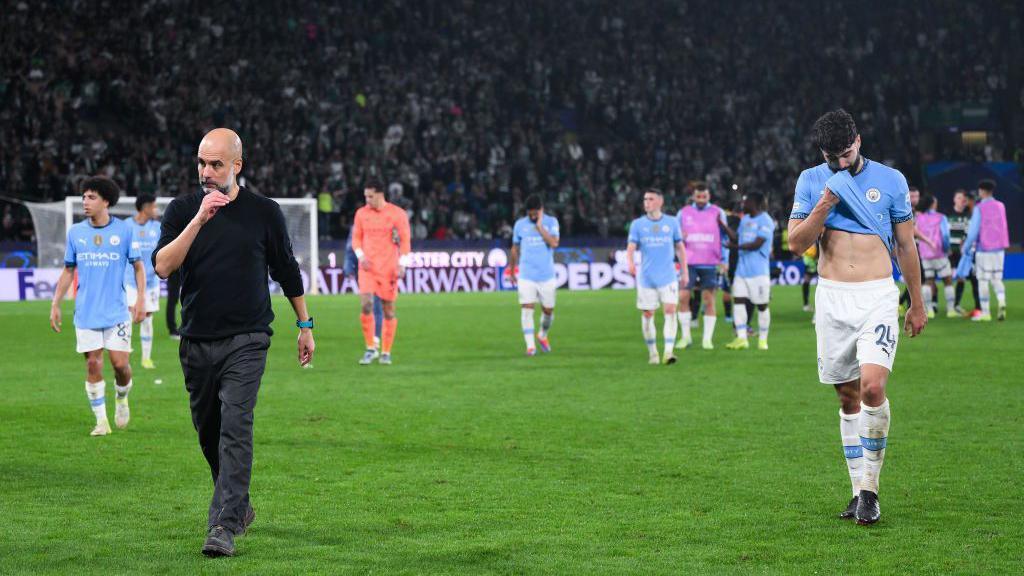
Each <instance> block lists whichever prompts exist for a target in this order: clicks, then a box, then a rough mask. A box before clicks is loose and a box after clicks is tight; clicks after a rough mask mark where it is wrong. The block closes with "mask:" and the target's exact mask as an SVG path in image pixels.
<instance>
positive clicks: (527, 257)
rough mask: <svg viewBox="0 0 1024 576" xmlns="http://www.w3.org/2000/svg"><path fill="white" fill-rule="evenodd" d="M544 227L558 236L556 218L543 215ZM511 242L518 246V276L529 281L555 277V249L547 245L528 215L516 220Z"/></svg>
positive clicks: (542, 280)
mask: <svg viewBox="0 0 1024 576" xmlns="http://www.w3.org/2000/svg"><path fill="white" fill-rule="evenodd" d="M542 224H543V226H544V228H545V229H546V230H547V231H548V234H550V235H552V236H554V237H555V238H558V219H556V218H555V217H554V216H548V215H547V214H545V215H544V221H543V223H542ZM512 243H513V244H515V245H516V246H519V277H520V278H521V279H523V280H529V281H530V282H547V281H548V280H553V279H554V278H555V249H554V248H552V247H550V246H548V243H547V242H545V241H544V237H543V236H541V235H540V232H539V231H538V230H537V225H536V224H534V223H533V221H531V220H530V219H529V218H528V217H525V216H524V217H522V218H520V219H519V220H516V225H515V227H514V228H513V229H512Z"/></svg>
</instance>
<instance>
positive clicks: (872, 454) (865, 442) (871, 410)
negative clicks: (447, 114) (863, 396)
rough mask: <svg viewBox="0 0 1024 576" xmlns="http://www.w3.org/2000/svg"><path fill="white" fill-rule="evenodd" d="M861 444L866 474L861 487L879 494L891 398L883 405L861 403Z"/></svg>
mask: <svg viewBox="0 0 1024 576" xmlns="http://www.w3.org/2000/svg"><path fill="white" fill-rule="evenodd" d="M860 411H861V416H860V444H861V447H862V448H863V449H864V475H863V476H862V477H861V481H860V489H861V490H870V491H871V492H874V493H875V494H878V475H879V473H880V472H881V471H882V462H883V461H884V460H885V444H886V440H887V439H888V437H889V400H888V399H886V400H885V401H884V402H882V405H881V406H875V407H871V406H868V405H867V404H865V403H863V402H861V403H860Z"/></svg>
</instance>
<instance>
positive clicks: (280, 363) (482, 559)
mask: <svg viewBox="0 0 1024 576" xmlns="http://www.w3.org/2000/svg"><path fill="white" fill-rule="evenodd" d="M1008 286H1009V299H1010V302H1011V308H1010V319H1009V321H1007V322H1003V323H999V322H992V323H990V324H973V323H971V322H967V321H962V320H947V319H945V318H939V319H936V320H933V321H932V322H931V324H930V325H929V326H928V328H927V329H926V331H925V334H924V335H923V336H922V337H921V338H919V339H915V340H910V339H907V338H903V337H901V341H900V345H899V353H898V356H897V361H896V371H895V374H894V376H893V379H892V381H891V384H890V387H889V397H890V399H891V403H892V429H891V432H890V442H889V448H888V451H887V454H886V461H885V468H884V470H883V472H882V478H881V486H882V492H881V503H882V521H881V522H880V523H879V524H878V525H876V526H873V527H859V526H856V525H854V524H852V523H849V522H844V521H841V520H838V519H836V518H835V516H836V514H837V513H838V512H839V511H840V510H841V509H842V508H843V507H844V506H845V504H846V501H847V499H848V498H849V496H850V493H849V480H848V478H847V473H846V468H845V464H844V460H843V456H842V449H841V447H840V441H839V430H838V418H837V410H838V405H837V403H836V401H835V398H834V393H833V392H832V390H831V388H830V387H827V386H823V385H820V384H818V383H817V379H816V370H815V352H814V349H815V344H814V332H813V327H812V325H811V323H810V321H809V315H808V314H806V313H804V312H802V311H800V307H799V304H800V302H799V300H800V294H799V288H782V289H777V290H776V292H775V296H774V302H773V305H772V335H771V340H770V342H771V350H770V351H768V352H759V351H757V350H755V349H750V350H746V351H741V352H731V351H727V350H725V349H724V345H725V343H726V342H728V340H729V339H730V338H731V334H729V333H728V332H727V330H726V328H725V325H724V322H721V321H720V323H719V329H718V332H717V335H716V339H715V342H716V345H717V349H716V350H714V351H710V352H706V351H702V350H687V351H685V352H683V353H682V354H681V361H680V363H679V364H677V365H675V366H648V365H647V364H646V362H647V352H646V350H645V348H644V345H643V342H642V338H641V335H640V319H639V315H638V313H637V311H636V310H635V308H634V294H633V293H632V292H615V291H603V292H596V293H567V292H560V293H559V300H558V310H557V313H556V320H555V326H554V329H553V331H552V334H551V343H552V346H553V348H554V352H553V353H552V354H550V355H538V356H537V357H535V358H527V357H525V356H524V355H523V343H522V337H521V335H520V330H519V312H518V310H517V305H516V303H515V297H514V294H512V293H504V294H435V295H419V296H403V297H402V298H401V299H400V301H399V313H400V323H399V328H398V330H399V338H398V343H397V345H396V346H395V351H394V359H395V364H394V365H393V366H390V367H386V366H379V365H373V366H370V367H361V366H358V365H357V364H356V361H357V360H358V358H359V356H360V354H361V352H362V344H361V337H360V335H359V328H358V326H359V324H358V318H357V300H356V299H355V298H354V297H352V296H346V297H319V298H312V299H311V304H310V309H311V311H312V314H313V315H314V317H315V318H316V321H317V330H316V339H317V352H316V358H315V361H314V368H313V369H311V370H301V369H299V368H298V366H297V365H296V362H295V345H294V340H295V328H294V327H292V323H293V320H294V319H293V317H292V315H291V311H290V309H288V306H287V302H286V301H284V300H281V299H278V300H276V301H275V307H276V309H277V311H278V317H279V321H278V322H277V323H276V325H275V327H276V328H277V329H278V333H277V335H276V336H275V337H274V339H273V346H272V348H271V351H270V359H269V362H268V370H267V373H266V376H265V377H264V379H263V389H262V390H261V391H260V395H259V403H258V405H257V409H256V449H255V450H256V462H255V469H254V476H253V485H252V500H253V504H254V505H255V507H256V510H257V513H258V517H257V519H256V523H255V524H254V525H253V526H252V529H251V532H250V534H249V535H248V536H246V537H244V538H241V539H239V540H238V552H239V555H238V556H237V557H235V558H233V559H217V560H210V559H206V558H204V557H203V556H201V555H200V553H199V549H200V547H201V545H202V542H203V537H204V530H205V521H206V507H207V503H208V498H209V496H210V492H211V483H210V479H209V476H208V469H207V468H206V464H205V462H204V461H203V458H202V455H201V453H200V451H199V448H198V445H197V442H196V438H195V434H194V432H193V429H192V425H191V421H190V419H189V411H188V403H187V396H186V394H185V391H184V389H183V385H182V377H181V371H180V367H179V365H178V362H177V354H176V351H177V346H176V343H175V342H173V341H171V340H169V339H168V338H167V337H166V330H165V329H164V324H163V320H162V314H161V315H160V319H159V320H158V323H157V328H156V334H157V338H156V342H155V356H154V359H155V361H156V365H157V369H156V370H142V369H141V368H140V367H138V357H137V355H136V356H133V365H134V366H135V388H134V391H133V392H132V397H131V401H132V422H131V426H130V428H129V429H128V430H126V431H118V430H115V432H114V434H113V435H111V436H108V437H105V438H90V437H89V435H88V433H89V430H90V429H91V427H92V423H93V417H92V414H91V412H90V410H89V404H88V401H87V400H86V397H85V392H84V390H83V381H84V362H83V360H82V359H81V357H80V356H78V355H76V354H75V353H74V333H73V329H72V326H71V309H72V306H71V303H70V302H69V303H67V304H66V306H65V319H66V322H65V332H64V333H63V334H60V335H57V334H53V333H51V332H50V329H49V327H48V325H47V310H48V306H49V304H48V303H46V302H33V303H2V304H0V338H2V342H3V346H2V347H0V363H2V366H3V370H2V376H0V382H2V385H0V386H2V394H3V402H0V491H2V496H0V521H2V524H3V528H2V530H0V574H15V573H30V572H34V573H73V574H76V575H85V574H104V575H110V574H159V573H168V574H170V573H173V574H195V573H200V572H203V573H211V574H216V573H234V574H246V575H252V574H295V575H297V574H307V573H332V574H338V573H373V574H425V573H445V574H492V573H494V574H520V573H529V574H570V573H578V574H594V573H605V574H623V573H637V574H655V573H659V574H688V573H721V574H735V573H807V574H812V573H818V574H876V573H901V574H952V573H983V574H1009V573H1020V572H1021V571H1024V544H1022V542H1024V527H1022V525H1024V523H1022V519H1024V489H1022V488H1021V480H1022V478H1024V418H1022V414H1024V401H1022V399H1024V376H1022V375H1021V374H1022V371H1021V367H1020V358H1021V352H1022V344H1021V342H1024V312H1021V310H1022V309H1021V307H1020V305H1019V303H1020V302H1024V284H1022V283H1012V282H1011V283H1008ZM1014 305H1016V306H1014ZM660 322H661V321H660V319H659V337H660ZM136 338H137V336H136ZM698 339H699V335H698ZM136 342H137V340H136ZM106 374H107V380H108V383H110V382H112V380H113V375H112V372H111V371H110V369H109V368H108V369H107V371H106ZM155 378H161V379H162V380H163V383H162V384H155V383H154V379H155ZM107 394H108V411H109V413H110V419H111V422H113V402H112V397H113V389H112V384H108V388H107Z"/></svg>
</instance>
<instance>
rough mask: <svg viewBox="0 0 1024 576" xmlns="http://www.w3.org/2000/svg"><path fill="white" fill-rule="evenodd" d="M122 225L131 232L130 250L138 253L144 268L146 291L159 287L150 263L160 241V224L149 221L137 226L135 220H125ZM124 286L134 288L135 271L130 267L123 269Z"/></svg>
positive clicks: (155, 221)
mask: <svg viewBox="0 0 1024 576" xmlns="http://www.w3.org/2000/svg"><path fill="white" fill-rule="evenodd" d="M124 223H125V224H127V225H128V228H129V229H131V231H132V248H135V249H137V250H138V251H139V255H140V256H141V258H142V265H143V266H144V267H145V268H146V290H152V289H153V287H154V286H159V285H160V284H159V283H160V280H159V279H158V278H157V277H156V269H155V268H153V262H152V260H153V258H152V256H153V250H154V249H156V243H157V241H158V240H160V222H159V221H157V220H149V221H147V222H146V223H145V224H139V223H138V222H136V221H135V218H125V219H124ZM124 285H125V286H130V287H132V288H135V269H134V268H133V267H132V266H126V267H125V269H124Z"/></svg>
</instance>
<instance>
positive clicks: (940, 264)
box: [921, 256, 953, 280]
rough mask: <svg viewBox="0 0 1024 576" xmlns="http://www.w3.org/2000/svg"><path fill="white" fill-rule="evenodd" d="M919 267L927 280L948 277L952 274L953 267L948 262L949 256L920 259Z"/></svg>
mask: <svg viewBox="0 0 1024 576" xmlns="http://www.w3.org/2000/svg"><path fill="white" fill-rule="evenodd" d="M921 269H922V270H924V277H925V279H927V280H931V279H933V278H949V277H950V276H952V275H953V267H952V266H950V264H949V258H946V257H945V256H943V257H942V258H929V259H928V260H922V261H921Z"/></svg>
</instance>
